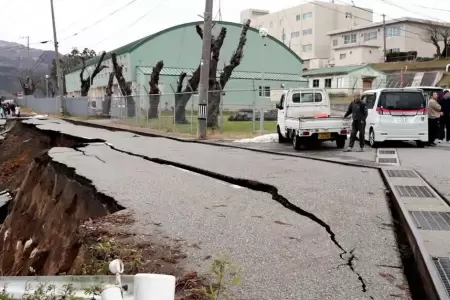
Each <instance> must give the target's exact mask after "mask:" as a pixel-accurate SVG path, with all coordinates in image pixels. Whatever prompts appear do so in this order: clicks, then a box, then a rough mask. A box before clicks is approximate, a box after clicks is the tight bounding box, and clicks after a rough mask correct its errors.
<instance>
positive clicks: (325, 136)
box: [319, 132, 331, 140]
mask: <svg viewBox="0 0 450 300" xmlns="http://www.w3.org/2000/svg"><path fill="white" fill-rule="evenodd" d="M329 138H331V134H330V133H329V132H320V133H319V140H328V139H329Z"/></svg>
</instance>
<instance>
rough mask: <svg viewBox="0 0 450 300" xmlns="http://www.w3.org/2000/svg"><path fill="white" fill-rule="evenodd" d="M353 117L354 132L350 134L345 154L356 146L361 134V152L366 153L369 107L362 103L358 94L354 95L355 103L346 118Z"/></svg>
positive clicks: (348, 110)
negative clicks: (365, 143)
mask: <svg viewBox="0 0 450 300" xmlns="http://www.w3.org/2000/svg"><path fill="white" fill-rule="evenodd" d="M350 115H352V119H353V121H352V132H351V134H350V143H349V144H348V148H347V149H346V150H345V152H350V151H352V149H353V146H354V145H355V140H356V135H357V134H358V132H359V147H360V148H359V150H358V151H360V152H362V151H364V142H365V141H364V133H365V130H366V119H367V105H366V104H365V103H364V102H363V101H361V94H360V93H359V92H356V93H355V94H354V95H353V101H352V102H351V103H350V105H349V106H348V109H347V112H346V113H345V115H344V118H347V117H348V116H350Z"/></svg>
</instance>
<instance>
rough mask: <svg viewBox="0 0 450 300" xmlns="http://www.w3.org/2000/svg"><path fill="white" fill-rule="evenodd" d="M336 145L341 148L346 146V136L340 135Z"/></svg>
mask: <svg viewBox="0 0 450 300" xmlns="http://www.w3.org/2000/svg"><path fill="white" fill-rule="evenodd" d="M336 146H337V147H338V148H339V149H342V148H344V147H345V137H338V138H337V139H336Z"/></svg>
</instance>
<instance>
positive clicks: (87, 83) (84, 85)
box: [64, 52, 107, 97]
mask: <svg viewBox="0 0 450 300" xmlns="http://www.w3.org/2000/svg"><path fill="white" fill-rule="evenodd" d="M105 55H106V52H103V53H102V55H101V56H100V60H99V61H98V62H97V64H96V65H95V69H94V71H93V72H92V74H90V75H89V76H88V78H84V76H83V73H84V71H85V70H86V62H85V60H84V57H82V58H81V62H82V68H81V70H80V83H81V86H80V90H81V92H80V93H81V97H87V95H88V94H89V90H90V89H91V85H92V84H93V83H94V78H95V76H97V75H98V74H99V73H100V72H101V71H102V70H103V69H105V68H107V66H102V62H103V59H104V58H105ZM64 85H65V84H64Z"/></svg>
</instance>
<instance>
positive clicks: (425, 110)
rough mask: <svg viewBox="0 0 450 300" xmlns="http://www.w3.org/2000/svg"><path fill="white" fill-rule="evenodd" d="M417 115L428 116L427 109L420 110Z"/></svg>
mask: <svg viewBox="0 0 450 300" xmlns="http://www.w3.org/2000/svg"><path fill="white" fill-rule="evenodd" d="M417 114H418V115H426V114H427V109H426V108H423V109H419V110H418V111H417Z"/></svg>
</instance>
